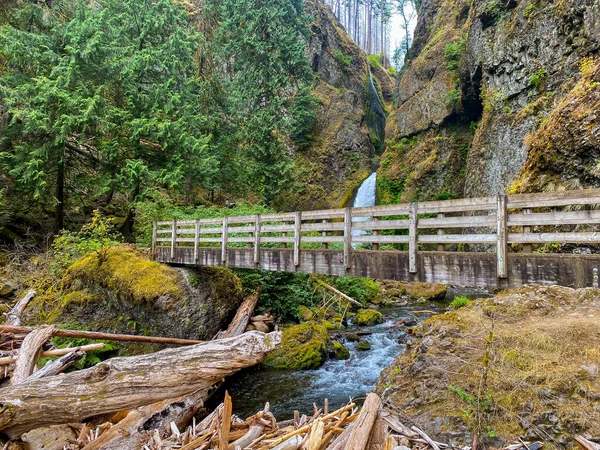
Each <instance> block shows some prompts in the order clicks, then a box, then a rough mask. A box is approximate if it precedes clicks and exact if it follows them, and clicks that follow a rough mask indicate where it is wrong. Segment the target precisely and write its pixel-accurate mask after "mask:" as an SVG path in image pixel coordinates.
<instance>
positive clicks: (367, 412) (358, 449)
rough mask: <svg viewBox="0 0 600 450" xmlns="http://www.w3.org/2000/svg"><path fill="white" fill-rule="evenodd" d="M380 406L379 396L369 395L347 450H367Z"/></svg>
mask: <svg viewBox="0 0 600 450" xmlns="http://www.w3.org/2000/svg"><path fill="white" fill-rule="evenodd" d="M380 406H381V399H380V398H379V397H378V396H377V394H374V393H372V392H371V393H370V394H367V399H366V400H365V404H364V405H363V407H362V409H361V410H360V414H359V415H358V418H357V419H356V422H355V423H356V425H355V427H354V429H353V430H352V434H351V435H350V438H349V440H348V442H349V445H348V446H347V447H346V450H365V449H366V448H367V443H368V442H369V436H371V430H372V428H373V425H374V423H375V419H377V416H378V414H379V407H380Z"/></svg>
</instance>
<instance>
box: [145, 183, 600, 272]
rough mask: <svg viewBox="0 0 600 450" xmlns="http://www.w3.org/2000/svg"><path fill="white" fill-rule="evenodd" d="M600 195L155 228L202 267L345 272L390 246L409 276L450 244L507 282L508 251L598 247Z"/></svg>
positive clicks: (159, 237) (468, 201)
mask: <svg viewBox="0 0 600 450" xmlns="http://www.w3.org/2000/svg"><path fill="white" fill-rule="evenodd" d="M597 205H600V189H586V190H576V191H564V192H548V193H535V194H519V195H498V196H495V197H481V198H465V199H459V200H441V201H428V202H418V203H417V202H413V203H408V204H398V205H384V206H372V207H361V208H340V209H328V210H318V211H296V212H288V213H278V214H262V215H252V216H237V217H236V216H233V217H224V218H210V219H195V220H180V221H177V220H174V221H163V222H156V223H155V224H154V229H153V239H152V248H153V249H154V250H156V249H157V248H160V247H168V248H170V258H171V260H174V259H175V254H176V249H177V248H180V247H193V249H194V260H195V261H198V259H199V253H200V250H201V248H202V247H219V248H220V250H221V260H222V262H223V263H224V264H225V263H226V261H227V249H228V248H231V247H245V248H249V249H252V251H253V256H252V257H253V261H254V264H256V265H258V264H259V263H260V254H261V248H266V247H276V246H280V247H283V248H290V250H292V251H293V256H294V264H295V265H296V266H299V265H300V253H301V251H302V250H303V249H308V248H325V249H327V248H329V249H332V250H339V251H342V252H343V258H344V265H345V267H346V269H349V268H350V266H351V264H352V258H351V253H352V252H353V251H357V248H355V247H356V246H362V249H364V246H365V245H370V246H371V247H370V248H371V249H372V250H380V249H381V250H383V249H385V246H388V247H390V246H393V247H394V249H398V244H401V245H402V247H405V248H407V250H408V254H409V270H410V272H411V273H416V271H417V253H418V251H419V247H420V246H421V247H423V246H433V247H434V248H435V249H436V250H438V251H445V250H446V246H447V245H449V244H459V246H458V248H459V249H460V247H461V245H460V244H470V245H471V248H470V250H472V248H473V246H475V247H476V248H481V249H484V250H486V251H489V250H490V249H495V252H496V255H497V271H498V273H497V275H498V277H499V278H504V277H506V276H507V253H508V251H509V244H520V245H522V247H519V248H521V249H522V251H523V252H531V251H532V250H533V245H534V244H561V243H577V244H581V243H585V244H596V243H600V232H599V231H600V228H599V225H600V210H599V209H596V207H597Z"/></svg>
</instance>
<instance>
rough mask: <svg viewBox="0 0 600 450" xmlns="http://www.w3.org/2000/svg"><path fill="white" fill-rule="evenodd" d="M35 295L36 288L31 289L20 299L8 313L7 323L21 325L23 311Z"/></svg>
mask: <svg viewBox="0 0 600 450" xmlns="http://www.w3.org/2000/svg"><path fill="white" fill-rule="evenodd" d="M33 297H35V290H34V289H29V291H28V292H27V295H25V297H23V298H22V299H21V300H19V301H18V302H17V303H16V304H15V306H13V307H12V309H11V310H10V311H9V312H8V313H7V314H6V324H7V325H14V326H19V325H21V314H23V311H25V308H27V305H28V304H29V302H30V301H31V299H32V298H33Z"/></svg>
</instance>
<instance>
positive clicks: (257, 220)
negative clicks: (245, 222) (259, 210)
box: [254, 214, 260, 265]
mask: <svg viewBox="0 0 600 450" xmlns="http://www.w3.org/2000/svg"><path fill="white" fill-rule="evenodd" d="M254 264H257V265H258V264H260V214H257V215H256V217H255V218H254Z"/></svg>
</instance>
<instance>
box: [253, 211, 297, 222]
mask: <svg viewBox="0 0 600 450" xmlns="http://www.w3.org/2000/svg"><path fill="white" fill-rule="evenodd" d="M261 220H262V222H283V221H291V220H294V213H293V212H290V213H277V214H262V215H261Z"/></svg>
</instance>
